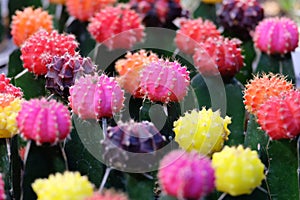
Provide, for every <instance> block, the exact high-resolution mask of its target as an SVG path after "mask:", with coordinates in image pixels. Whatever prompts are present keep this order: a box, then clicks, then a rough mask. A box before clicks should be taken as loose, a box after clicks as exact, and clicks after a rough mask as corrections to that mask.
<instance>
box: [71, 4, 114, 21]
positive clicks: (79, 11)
mask: <svg viewBox="0 0 300 200" xmlns="http://www.w3.org/2000/svg"><path fill="white" fill-rule="evenodd" d="M115 2H116V0H84V1H82V0H66V6H67V9H68V12H69V13H70V15H72V16H74V17H75V18H77V19H79V20H80V21H88V20H89V18H90V17H92V16H93V15H94V14H95V13H96V12H98V11H99V10H100V9H102V8H104V7H106V6H108V5H112V4H114V3H115Z"/></svg>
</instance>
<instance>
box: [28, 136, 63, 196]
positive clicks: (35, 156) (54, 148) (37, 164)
mask: <svg viewBox="0 0 300 200" xmlns="http://www.w3.org/2000/svg"><path fill="white" fill-rule="evenodd" d="M27 148H29V150H28V149H27V150H28V155H27V158H25V159H26V160H25V169H24V175H23V182H22V189H23V194H22V197H23V200H32V199H36V198H37V196H36V194H35V192H34V191H33V189H32V187H31V185H32V183H33V182H34V181H35V180H36V179H38V178H48V176H49V175H50V174H54V173H56V172H64V171H65V170H66V161H65V160H64V156H63V152H62V148H61V145H60V144H57V145H50V144H43V145H41V146H37V145H36V144H35V142H34V141H30V142H29V145H28V146H27Z"/></svg>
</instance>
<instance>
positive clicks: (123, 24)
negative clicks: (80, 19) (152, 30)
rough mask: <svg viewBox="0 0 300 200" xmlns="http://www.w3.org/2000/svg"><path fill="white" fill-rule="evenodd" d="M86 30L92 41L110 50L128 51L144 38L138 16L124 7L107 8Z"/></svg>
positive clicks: (95, 17) (91, 21)
mask: <svg viewBox="0 0 300 200" xmlns="http://www.w3.org/2000/svg"><path fill="white" fill-rule="evenodd" d="M88 30H89V32H90V33H91V35H92V36H93V37H94V39H95V40H96V41H97V42H99V43H103V44H104V45H105V46H107V47H108V48H109V49H110V50H112V49H119V48H124V49H130V48H131V47H132V46H133V45H135V44H136V43H137V42H141V41H142V39H143V37H144V26H143V25H142V20H141V18H140V16H139V15H138V14H137V13H136V12H135V11H134V10H131V9H129V8H128V7H126V6H121V5H120V6H117V7H107V8H104V9H102V10H101V11H100V12H98V13H97V14H95V16H94V17H93V18H91V20H90V24H89V26H88Z"/></svg>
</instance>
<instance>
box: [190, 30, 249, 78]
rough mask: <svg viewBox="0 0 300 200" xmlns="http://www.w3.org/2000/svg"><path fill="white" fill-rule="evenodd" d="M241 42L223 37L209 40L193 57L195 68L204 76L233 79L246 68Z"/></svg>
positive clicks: (201, 45)
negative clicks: (219, 75)
mask: <svg viewBox="0 0 300 200" xmlns="http://www.w3.org/2000/svg"><path fill="white" fill-rule="evenodd" d="M240 44H241V41H239V40H238V39H231V40H230V39H228V38H224V37H222V36H220V37H215V38H208V39H207V40H206V41H205V42H204V43H202V44H200V46H199V48H198V49H196V52H195V54H194V56H193V59H194V63H195V67H196V68H197V69H198V70H199V72H200V73H201V74H203V75H207V76H215V75H218V74H219V72H220V74H221V76H222V77H224V78H232V77H233V76H234V75H235V74H236V73H237V72H239V70H240V69H241V68H242V67H243V66H244V57H243V55H242V52H241V48H240Z"/></svg>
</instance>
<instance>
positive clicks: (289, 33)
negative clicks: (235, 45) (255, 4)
mask: <svg viewBox="0 0 300 200" xmlns="http://www.w3.org/2000/svg"><path fill="white" fill-rule="evenodd" d="M298 41H299V32H298V28H297V24H296V23H295V22H294V21H292V20H291V19H289V18H286V17H282V18H278V17H275V18H268V19H265V20H263V21H262V22H260V23H259V24H258V26H257V27H256V29H255V33H254V42H255V46H256V47H257V48H258V49H260V50H261V51H262V52H264V53H267V54H286V53H289V52H291V51H294V50H295V49H296V48H297V47H298Z"/></svg>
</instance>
